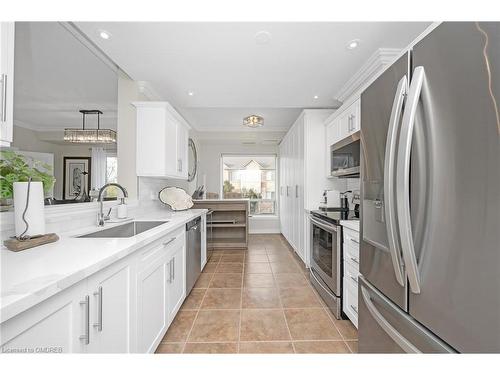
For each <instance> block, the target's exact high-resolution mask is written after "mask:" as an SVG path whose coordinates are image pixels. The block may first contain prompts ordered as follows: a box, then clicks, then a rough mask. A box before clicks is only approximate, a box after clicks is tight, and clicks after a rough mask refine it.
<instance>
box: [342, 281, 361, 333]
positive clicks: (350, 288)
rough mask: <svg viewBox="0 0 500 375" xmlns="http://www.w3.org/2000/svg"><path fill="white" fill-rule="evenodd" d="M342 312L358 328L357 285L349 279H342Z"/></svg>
mask: <svg viewBox="0 0 500 375" xmlns="http://www.w3.org/2000/svg"><path fill="white" fill-rule="evenodd" d="M342 310H343V311H344V313H345V314H346V315H347V316H348V317H349V319H350V320H351V321H352V323H353V324H354V325H355V326H356V328H357V327H358V285H357V283H356V282H354V281H353V280H352V279H351V278H347V277H344V303H343V308H342Z"/></svg>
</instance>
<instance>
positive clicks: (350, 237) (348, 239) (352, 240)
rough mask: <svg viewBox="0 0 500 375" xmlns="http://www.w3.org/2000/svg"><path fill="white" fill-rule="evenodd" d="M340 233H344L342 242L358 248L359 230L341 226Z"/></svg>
mask: <svg viewBox="0 0 500 375" xmlns="http://www.w3.org/2000/svg"><path fill="white" fill-rule="evenodd" d="M342 233H343V234H344V243H348V244H349V245H351V246H354V247H357V248H359V232H356V231H355V230H352V229H350V228H346V227H342Z"/></svg>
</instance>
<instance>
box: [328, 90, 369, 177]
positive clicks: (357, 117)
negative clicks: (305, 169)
mask: <svg viewBox="0 0 500 375" xmlns="http://www.w3.org/2000/svg"><path fill="white" fill-rule="evenodd" d="M360 129H361V99H357V100H356V101H354V102H353V103H352V104H350V105H349V106H348V107H347V108H344V109H341V110H340V112H339V111H337V112H335V113H334V114H333V115H332V116H330V117H329V118H328V119H326V121H325V138H326V176H327V177H331V169H330V161H331V160H330V151H331V150H330V147H331V146H332V145H334V144H335V143H337V142H339V141H341V140H342V139H344V138H346V137H349V136H350V135H352V134H354V133H356V132H357V131H359V130H360Z"/></svg>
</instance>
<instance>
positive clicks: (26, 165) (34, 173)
mask: <svg viewBox="0 0 500 375" xmlns="http://www.w3.org/2000/svg"><path fill="white" fill-rule="evenodd" d="M51 172H52V167H51V166H50V165H48V164H46V163H43V162H41V161H39V160H35V159H33V158H31V157H27V156H24V155H22V154H19V153H17V152H15V151H12V150H2V151H0V209H1V210H2V211H5V210H7V209H9V208H10V207H11V206H12V197H13V192H14V182H28V180H29V178H30V177H31V181H35V182H41V183H42V184H43V191H44V193H45V194H46V193H47V192H49V191H50V190H51V189H52V187H53V186H54V183H55V181H56V179H55V178H54V176H53V175H52V174H51Z"/></svg>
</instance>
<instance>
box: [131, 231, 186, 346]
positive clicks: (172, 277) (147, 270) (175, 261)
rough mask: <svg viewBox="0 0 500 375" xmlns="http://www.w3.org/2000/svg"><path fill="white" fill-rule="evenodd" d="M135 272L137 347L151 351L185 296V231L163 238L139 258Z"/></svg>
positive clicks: (158, 341)
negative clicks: (137, 268)
mask: <svg viewBox="0 0 500 375" xmlns="http://www.w3.org/2000/svg"><path fill="white" fill-rule="evenodd" d="M140 264H144V266H143V267H142V266H141V269H140V270H139V272H138V275H137V349H138V352H139V353H151V352H154V350H155V349H156V347H157V346H158V344H159V343H160V341H161V339H162V337H163V335H164V334H165V332H166V331H167V328H168V326H169V324H170V323H171V322H172V320H173V318H174V317H175V314H176V313H177V311H179V308H180V306H181V305H182V302H183V301H184V298H185V297H186V277H185V275H186V272H185V269H186V234H185V231H184V230H182V231H181V232H179V231H177V232H176V233H174V234H172V235H170V236H168V237H167V238H165V239H164V240H163V241H162V243H161V244H159V246H158V247H157V248H154V249H153V250H151V251H148V252H147V253H146V254H145V255H144V257H143V259H141V261H140Z"/></svg>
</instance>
